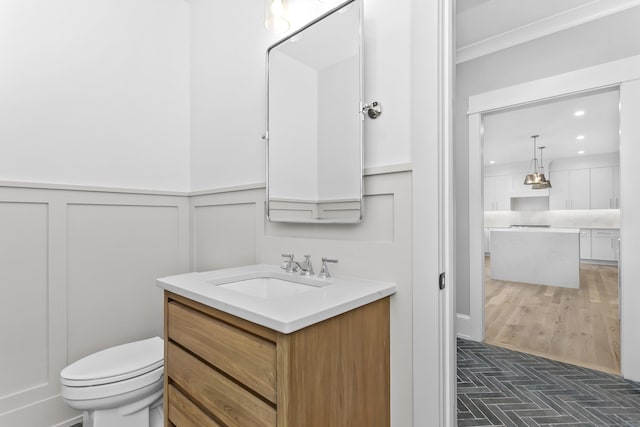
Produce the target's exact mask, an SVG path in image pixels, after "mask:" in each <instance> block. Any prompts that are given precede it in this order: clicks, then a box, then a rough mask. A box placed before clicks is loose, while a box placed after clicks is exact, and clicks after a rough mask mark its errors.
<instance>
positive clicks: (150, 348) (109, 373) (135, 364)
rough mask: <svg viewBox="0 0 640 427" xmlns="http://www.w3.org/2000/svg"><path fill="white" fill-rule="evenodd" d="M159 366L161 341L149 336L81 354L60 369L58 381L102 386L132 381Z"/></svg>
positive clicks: (154, 370)
mask: <svg viewBox="0 0 640 427" xmlns="http://www.w3.org/2000/svg"><path fill="white" fill-rule="evenodd" d="M163 366H164V341H163V340H162V338H160V337H153V338H149V339H146V340H141V341H135V342H131V343H127V344H122V345H119V346H116V347H111V348H108V349H106V350H102V351H99V352H97V353H94V354H91V355H89V356H87V357H84V358H82V359H80V360H78V361H76V362H74V363H72V364H71V365H69V366H67V367H66V368H64V369H63V370H62V372H60V382H61V383H62V385H63V386H66V387H92V386H103V385H107V384H112V383H120V382H129V381H128V380H132V381H131V382H132V383H136V382H139V381H141V380H142V378H147V375H146V374H149V373H154V372H156V371H157V370H158V368H162V367H163ZM160 370H162V369H160ZM156 373H157V372H156ZM151 376H152V377H153V376H154V375H151ZM136 379H137V380H136Z"/></svg>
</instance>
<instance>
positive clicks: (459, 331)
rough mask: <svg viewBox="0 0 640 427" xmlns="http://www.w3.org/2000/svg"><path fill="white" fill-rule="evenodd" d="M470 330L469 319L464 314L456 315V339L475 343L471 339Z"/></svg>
mask: <svg viewBox="0 0 640 427" xmlns="http://www.w3.org/2000/svg"><path fill="white" fill-rule="evenodd" d="M471 330H472V329H471V317H470V316H468V315H466V314H460V313H458V314H456V337H458V338H462V339H465V340H473V341H477V340H474V339H473V338H472V333H471Z"/></svg>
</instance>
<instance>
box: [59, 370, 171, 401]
mask: <svg viewBox="0 0 640 427" xmlns="http://www.w3.org/2000/svg"><path fill="white" fill-rule="evenodd" d="M163 373H164V366H160V367H159V368H156V369H155V370H153V371H151V372H147V373H146V374H143V375H140V376H137V377H135V378H129V379H128V380H123V381H117V382H111V383H108V384H102V385H93V386H91V385H90V386H84V387H78V386H68V385H65V384H62V387H61V394H62V397H63V398H64V399H65V400H69V401H72V400H75V401H78V400H99V399H108V398H110V397H115V396H120V395H124V394H127V393H130V392H134V391H137V390H142V389H147V388H149V386H152V387H150V388H149V389H155V386H159V387H160V388H162V385H163V382H164V377H163Z"/></svg>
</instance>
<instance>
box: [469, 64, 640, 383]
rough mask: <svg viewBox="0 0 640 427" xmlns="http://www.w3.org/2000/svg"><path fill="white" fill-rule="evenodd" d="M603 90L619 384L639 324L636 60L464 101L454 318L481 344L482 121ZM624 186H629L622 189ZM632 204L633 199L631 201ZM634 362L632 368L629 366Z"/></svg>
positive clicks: (634, 375)
mask: <svg viewBox="0 0 640 427" xmlns="http://www.w3.org/2000/svg"><path fill="white" fill-rule="evenodd" d="M606 87H619V88H620V131H621V136H620V152H621V153H624V155H621V156H620V157H621V158H620V200H621V205H620V206H621V210H620V230H621V234H622V230H624V237H625V238H624V239H623V240H622V242H621V257H620V283H621V285H620V292H621V296H622V298H621V301H622V304H621V306H620V311H621V316H620V318H621V327H620V330H621V333H620V344H621V354H620V356H621V372H622V375H623V376H624V377H625V378H629V379H633V380H635V381H638V380H640V343H635V342H634V341H639V340H637V339H634V337H633V334H632V331H631V330H630V328H625V327H624V325H633V324H634V323H638V322H640V314H636V311H637V310H634V307H633V304H632V301H640V287H637V286H636V287H635V288H638V289H634V287H633V286H625V283H629V284H633V283H638V282H640V267H636V266H635V265H634V262H633V259H632V254H635V255H640V241H639V240H640V221H637V220H636V221H633V218H634V217H635V218H640V202H636V201H634V200H633V199H634V197H633V183H634V181H633V179H634V175H633V174H634V167H635V168H637V166H636V163H637V162H636V161H634V159H635V160H638V161H640V144H638V143H637V142H636V143H635V145H634V144H633V141H640V124H636V123H637V122H638V120H637V119H636V120H635V121H634V115H635V116H636V117H637V115H638V114H640V55H636V56H631V57H628V58H625V59H620V60H617V61H612V62H607V63H604V64H599V65H595V66H592V67H588V68H583V69H580V70H576V71H572V72H568V73H564V74H558V75H555V76H551V77H547V78H543V79H539V80H534V81H530V82H526V83H522V84H518V85H515V86H509V87H505V88H502V89H498V90H494V91H491V92H485V93H482V94H478V95H474V96H471V97H469V109H468V112H467V114H468V120H469V263H470V266H469V273H470V277H469V288H470V289H469V290H470V302H471V304H470V313H469V315H468V316H465V315H458V318H457V333H458V335H460V336H465V337H468V338H470V339H472V340H476V341H483V340H484V273H483V272H484V256H483V249H482V247H483V246H482V242H483V223H484V215H483V207H482V203H483V201H482V136H483V128H482V116H483V115H484V114H487V113H489V112H494V111H498V110H502V109H506V108H513V107H517V106H524V105H527V104H531V103H535V102H540V101H544V100H550V99H554V98H559V97H564V96H567V95H572V94H579V93H583V92H589V91H592V90H596V89H601V88H606ZM627 183H629V184H627ZM636 198H637V197H636ZM635 264H638V263H637V262H636V263H635ZM634 360H635V361H638V362H634Z"/></svg>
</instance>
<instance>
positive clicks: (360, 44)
mask: <svg viewBox="0 0 640 427" xmlns="http://www.w3.org/2000/svg"><path fill="white" fill-rule="evenodd" d="M351 4H354V5H356V6H357V7H358V11H359V12H358V13H359V17H360V19H359V26H358V38H359V40H358V56H359V59H358V62H359V74H360V77H359V79H360V82H359V96H360V117H361V120H360V141H359V144H360V165H359V166H357V167H359V168H360V207H359V211H360V213H359V215H358V217H357V218H354V219H312V220H306V219H280V218H278V219H274V218H272V217H271V215H270V211H271V206H270V200H269V52H271V50H272V49H273V48H275V47H277V46H279V45H280V44H282V43H284V42H286V41H287V40H289V39H291V38H293V37H295V36H296V35H297V34H299V33H301V32H303V31H304V30H306V29H307V28H309V27H311V26H312V25H314V24H316V23H318V22H320V21H322V20H323V19H325V18H326V17H328V16H329V15H332V14H333V13H337V12H338V11H339V10H340V9H342V8H344V7H346V6H348V5H351ZM363 9H364V7H363V0H349V1H346V2H344V3H340V4H339V5H338V6H336V7H335V8H333V9H331V10H329V11H328V12H326V13H325V14H323V15H322V16H320V17H318V18H317V19H315V20H313V21H311V22H309V23H308V24H307V25H305V26H303V27H302V28H300V29H299V30H296V31H295V32H293V33H291V34H289V35H288V36H287V37H285V38H283V39H282V40H279V41H278V42H277V43H275V44H273V45H271V46H270V47H269V48H268V49H267V52H266V60H265V64H266V67H265V75H266V79H265V92H266V96H265V134H264V137H263V138H264V140H265V161H266V165H265V175H266V176H265V187H266V200H265V203H266V205H265V216H266V220H267V221H268V222H286V223H303V224H353V223H358V222H361V221H362V219H363V217H364V113H362V109H363V107H364V47H363V38H364V30H363V22H364V10H363ZM354 210H355V209H354Z"/></svg>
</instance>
